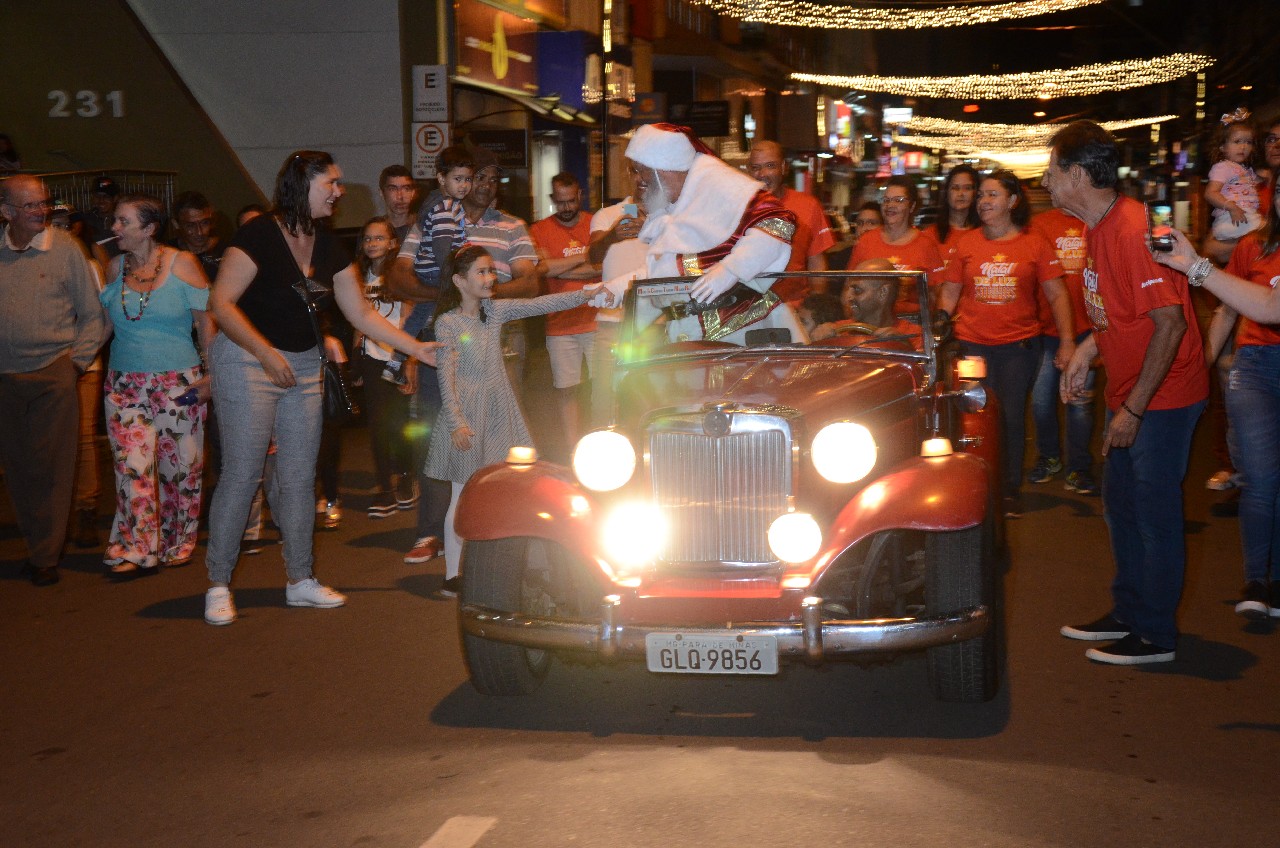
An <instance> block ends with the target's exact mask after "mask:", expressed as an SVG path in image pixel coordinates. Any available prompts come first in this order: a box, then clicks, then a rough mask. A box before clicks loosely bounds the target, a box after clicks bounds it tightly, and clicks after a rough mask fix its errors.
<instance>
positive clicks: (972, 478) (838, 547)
mask: <svg viewBox="0 0 1280 848" xmlns="http://www.w3.org/2000/svg"><path fill="white" fill-rule="evenodd" d="M990 503H991V476H990V472H989V471H988V468H987V463H986V462H985V461H984V460H982V459H981V458H979V457H976V456H972V455H969V454H964V453H957V454H951V455H949V456H939V457H914V458H912V459H909V460H907V461H906V462H904V463H902V464H900V465H898V466H896V467H894V469H893V470H892V471H890V472H889V473H888V474H885V475H884V476H883V477H881V478H880V479H879V480H876V481H875V482H874V483H871V484H870V485H868V486H866V487H865V488H863V489H862V490H861V491H859V492H858V494H857V495H855V496H854V497H853V498H852V499H851V500H850V501H849V503H847V504H846V505H845V507H844V509H842V510H841V511H840V514H839V515H838V516H836V519H835V521H834V522H832V524H831V531H830V533H829V535H828V536H827V539H826V543H825V544H824V545H823V551H822V554H821V555H820V556H819V558H818V561H817V562H816V563H815V565H816V566H817V569H818V570H820V569H822V568H825V567H826V566H827V565H829V564H830V563H832V562H834V561H835V560H836V558H838V557H839V556H840V554H842V553H844V552H845V551H846V550H848V549H849V548H850V547H851V546H853V545H854V544H856V543H857V542H859V541H860V540H862V539H865V538H867V537H868V536H871V535H873V534H875V533H879V532H881V531H883V530H894V529H907V530H927V531H945V530H964V529H966V528H969V527H974V526H976V525H978V524H981V523H982V521H983V519H984V518H985V517H986V516H987V513H988V509H989V505H990Z"/></svg>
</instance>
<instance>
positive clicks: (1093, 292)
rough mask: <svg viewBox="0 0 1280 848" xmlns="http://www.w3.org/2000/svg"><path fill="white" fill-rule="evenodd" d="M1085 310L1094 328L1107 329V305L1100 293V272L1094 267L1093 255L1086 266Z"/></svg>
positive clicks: (1098, 329)
mask: <svg viewBox="0 0 1280 848" xmlns="http://www.w3.org/2000/svg"><path fill="white" fill-rule="evenodd" d="M1084 311H1085V314H1087V315H1088V316H1089V323H1090V324H1092V325H1093V329H1095V330H1097V331H1098V332H1099V333H1101V332H1103V331H1104V330H1106V329H1107V307H1106V305H1105V304H1103V302H1102V296H1101V295H1099V294H1098V272H1097V271H1095V270H1094V268H1093V257H1089V259H1088V260H1087V261H1086V262H1085V267H1084Z"/></svg>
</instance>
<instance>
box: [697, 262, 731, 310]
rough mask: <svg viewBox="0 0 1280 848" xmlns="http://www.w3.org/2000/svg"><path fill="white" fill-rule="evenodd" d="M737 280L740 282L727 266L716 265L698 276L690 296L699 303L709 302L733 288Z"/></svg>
mask: <svg viewBox="0 0 1280 848" xmlns="http://www.w3.org/2000/svg"><path fill="white" fill-rule="evenodd" d="M736 282H738V278H737V277H735V276H734V275H733V274H731V273H730V272H729V270H728V269H727V268H723V267H721V266H716V267H715V268H712V269H711V270H710V271H708V272H707V273H705V274H703V275H702V276H701V277H699V278H698V281H697V282H696V283H694V284H693V288H692V289H691V290H690V291H689V297H691V298H693V299H694V300H696V301H698V302H699V303H709V302H710V301H713V300H715V299H716V298H717V297H719V296H720V295H722V294H724V293H725V292H727V291H728V290H729V289H731V288H733V284H734V283H736Z"/></svg>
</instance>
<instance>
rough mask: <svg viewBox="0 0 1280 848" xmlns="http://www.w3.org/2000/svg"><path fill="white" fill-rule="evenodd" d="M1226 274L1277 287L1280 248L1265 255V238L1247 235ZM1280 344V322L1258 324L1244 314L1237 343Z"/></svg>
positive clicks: (1257, 283) (1237, 335)
mask: <svg viewBox="0 0 1280 848" xmlns="http://www.w3.org/2000/svg"><path fill="white" fill-rule="evenodd" d="M1227 273H1228V274H1234V275H1235V276H1237V277H1239V278H1240V279H1242V280H1248V281H1249V282H1251V283H1254V284H1256V285H1259V286H1268V287H1270V288H1275V287H1276V284H1277V283H1280V250H1277V251H1275V252H1274V253H1272V254H1271V255H1270V256H1263V255H1262V239H1261V238H1260V237H1259V236H1258V235H1257V234H1256V233H1255V234H1252V235H1249V236H1246V237H1245V238H1244V239H1243V240H1242V241H1241V242H1240V243H1239V244H1238V245H1236V249H1235V251H1233V252H1232V254H1231V261H1230V262H1228V263H1227ZM1273 344H1280V324H1259V323H1258V322H1257V321H1251V320H1249V319H1248V318H1245V317H1243V316H1241V318H1240V328H1239V329H1238V330H1236V346H1237V347H1244V346H1246V345H1273Z"/></svg>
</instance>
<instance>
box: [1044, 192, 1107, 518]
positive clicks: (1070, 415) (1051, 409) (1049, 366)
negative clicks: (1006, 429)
mask: <svg viewBox="0 0 1280 848" xmlns="http://www.w3.org/2000/svg"><path fill="white" fill-rule="evenodd" d="M1030 229H1031V231H1032V232H1034V233H1037V234H1039V235H1040V236H1042V237H1043V238H1044V240H1045V241H1047V242H1049V244H1050V246H1052V247H1053V249H1054V251H1055V252H1056V253H1057V254H1058V261H1059V263H1061V265H1062V283H1063V285H1064V286H1065V287H1066V289H1067V297H1068V298H1069V299H1070V301H1071V320H1072V325H1073V328H1072V329H1073V336H1072V338H1073V339H1074V340H1075V342H1076V343H1077V344H1079V343H1080V341H1082V340H1083V338H1084V336H1085V334H1086V333H1088V332H1089V316H1088V315H1087V314H1086V313H1085V309H1084V262H1085V245H1084V222H1083V221H1081V220H1080V219H1079V218H1074V217H1072V216H1071V215H1068V214H1067V213H1065V212H1063V211H1062V210H1061V209H1049V210H1047V211H1045V212H1041V213H1040V214H1039V215H1036V216H1034V217H1033V218H1032V219H1031V228H1030ZM1036 297H1037V305H1038V308H1039V311H1040V332H1041V334H1042V336H1041V340H1042V342H1043V345H1044V350H1043V353H1042V355H1041V359H1040V371H1039V373H1037V374H1036V382H1035V385H1034V386H1032V388H1031V417H1032V419H1033V420H1034V421H1035V425H1036V464H1035V466H1034V467H1033V468H1032V469H1031V472H1030V473H1029V474H1028V475H1027V479H1028V480H1030V481H1031V482H1032V483H1044V482H1047V481H1049V480H1051V479H1052V478H1053V477H1054V475H1056V474H1057V473H1058V472H1059V471H1061V470H1063V468H1064V467H1065V468H1066V471H1067V480H1066V486H1065V488H1066V489H1067V490H1068V491H1072V492H1079V493H1080V494H1082V495H1096V494H1098V484H1097V483H1096V482H1094V479H1093V452H1092V451H1091V450H1090V449H1089V442H1090V441H1091V440H1092V439H1093V406H1094V393H1093V384H1094V378H1095V377H1096V376H1097V369H1093V368H1091V369H1089V373H1088V374H1087V375H1086V376H1085V385H1084V389H1083V391H1082V392H1081V394H1080V397H1078V398H1076V399H1075V400H1073V401H1072V402H1071V403H1067V404H1062V406H1063V408H1064V411H1065V414H1064V417H1065V419H1066V425H1067V426H1066V431H1067V444H1066V448H1067V449H1066V456H1063V453H1062V450H1061V433H1060V431H1059V427H1058V406H1059V403H1060V395H1059V392H1058V382H1059V380H1060V379H1061V378H1062V372H1061V371H1059V370H1058V368H1057V366H1055V365H1054V364H1053V359H1054V356H1055V355H1056V354H1057V352H1058V345H1059V343H1060V341H1059V338H1058V326H1057V324H1055V323H1054V320H1053V313H1052V312H1051V311H1050V310H1049V301H1048V300H1047V299H1046V298H1045V296H1044V291H1043V290H1037V292H1036ZM1063 460H1066V461H1065V463H1064V462H1063Z"/></svg>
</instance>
